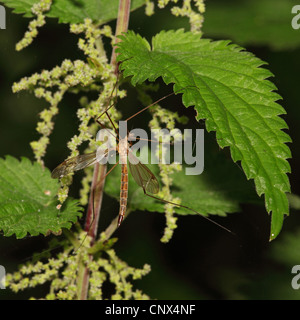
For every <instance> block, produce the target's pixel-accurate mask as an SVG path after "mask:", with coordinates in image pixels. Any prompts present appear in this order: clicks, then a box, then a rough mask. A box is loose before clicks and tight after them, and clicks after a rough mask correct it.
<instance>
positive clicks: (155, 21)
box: [0, 1, 300, 299]
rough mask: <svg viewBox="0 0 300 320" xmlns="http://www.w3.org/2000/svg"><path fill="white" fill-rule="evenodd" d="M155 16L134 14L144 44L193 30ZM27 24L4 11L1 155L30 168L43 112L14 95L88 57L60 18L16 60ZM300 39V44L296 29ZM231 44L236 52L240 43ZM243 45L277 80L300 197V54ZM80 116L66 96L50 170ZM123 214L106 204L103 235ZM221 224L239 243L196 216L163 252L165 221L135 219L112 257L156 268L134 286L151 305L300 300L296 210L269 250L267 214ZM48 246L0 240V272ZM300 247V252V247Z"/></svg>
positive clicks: (245, 209)
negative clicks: (29, 80)
mask: <svg viewBox="0 0 300 320" xmlns="http://www.w3.org/2000/svg"><path fill="white" fill-rule="evenodd" d="M244 2H247V1H244ZM208 10H209V4H208V6H207V11H208ZM156 11H157V15H156V16H154V17H151V18H148V17H145V16H144V13H143V9H139V10H137V11H136V12H134V13H132V15H131V20H130V25H129V28H130V29H133V30H135V31H136V32H138V33H140V34H141V35H142V36H145V37H147V39H150V38H151V36H152V35H154V34H155V33H156V32H159V30H160V29H161V28H162V26H163V28H164V29H166V30H168V29H171V28H178V27H185V28H186V30H188V24H187V19H179V18H178V19H176V18H175V17H173V16H171V15H170V14H169V11H168V10H162V11H160V10H158V9H156ZM291 17H292V16H291ZM28 21H29V20H28V19H26V18H22V17H21V16H20V15H15V14H12V13H11V11H10V10H7V27H6V30H0V43H1V49H0V98H1V108H0V132H1V136H0V137H1V139H0V156H2V157H3V156H4V155H8V154H9V155H12V156H15V157H18V158H20V157H21V156H26V157H28V158H30V159H31V160H34V159H33V153H32V151H31V148H30V146H29V142H30V141H33V140H36V139H37V138H38V135H37V133H36V131H35V127H36V123H37V121H38V113H39V112H40V111H41V110H43V108H45V107H46V106H47V105H46V103H45V102H44V101H42V100H38V99H36V98H35V97H34V96H33V95H32V94H30V93H28V92H20V93H17V94H13V93H12V90H11V86H12V84H13V82H14V81H18V80H19V79H20V78H21V77H24V76H26V75H30V74H32V73H34V72H40V71H41V70H42V69H51V68H53V67H54V66H55V65H58V64H60V63H61V61H62V60H63V59H65V58H68V59H76V58H82V55H81V52H80V51H79V49H78V48H77V44H76V43H77V36H75V35H73V34H70V33H69V28H68V26H66V25H62V24H60V25H59V24H57V23H56V20H55V19H48V23H47V25H46V26H45V27H43V28H42V29H41V30H40V33H39V36H38V38H37V39H36V40H35V41H34V43H33V44H32V45H31V46H29V47H28V48H26V49H25V50H23V51H21V52H16V51H15V49H14V46H15V44H16V42H17V41H19V40H20V39H21V38H22V36H23V34H24V32H25V30H26V28H27V24H28ZM111 26H112V27H114V26H115V21H113V22H111ZM237 27H238V26H237ZM274 27H275V25H274ZM207 29H208V30H207V34H206V33H205V36H206V37H210V34H209V27H208V28H207ZM205 30H206V29H205V25H204V31H205ZM274 32H275V29H274ZM298 32H299V37H300V30H299V31H298ZM218 38H219V39H230V38H231V37H230V34H229V35H228V36H227V37H225V36H219V37H218V35H217V34H215V33H214V39H218ZM232 38H233V37H232ZM234 41H235V42H236V43H237V44H239V41H238V39H234ZM243 46H244V47H246V48H247V50H249V51H250V52H253V53H254V54H255V55H257V56H258V57H259V58H261V59H262V60H264V61H267V62H268V63H269V65H268V68H269V69H270V70H271V71H272V72H273V73H274V75H275V78H273V79H272V81H274V83H275V84H276V86H277V87H278V92H279V94H280V95H281V96H282V97H283V101H280V103H281V104H282V105H283V106H284V108H285V109H286V111H287V115H284V116H283V117H284V119H285V120H286V122H287V123H288V125H289V134H290V136H291V137H292V139H293V143H292V144H290V148H291V150H292V155H293V159H290V164H291V167H292V174H291V175H290V179H291V185H292V191H293V193H295V194H300V189H299V188H300V186H299V175H300V172H299V170H300V169H299V168H298V166H297V164H298V161H299V157H300V154H299V148H298V146H299V139H300V134H299V124H300V123H299V103H298V101H299V99H298V92H299V88H298V87H299V80H298V75H299V73H300V64H299V59H298V57H299V54H300V49H298V48H297V46H295V47H294V48H293V49H291V48H290V47H288V48H281V49H280V50H274V49H272V47H271V46H270V45H269V44H266V45H263V44H261V43H260V44H259V45H255V44H252V43H249V44H246V45H245V44H243ZM109 55H110V53H109ZM161 87H162V89H161V90H160V91H159V92H158V93H157V94H156V95H157V97H161V96H163V95H165V94H167V93H169V92H170V90H171V88H170V87H165V86H163V85H162V86H161ZM122 103H125V102H122ZM168 103H169V104H170V105H172V106H174V105H176V103H179V102H178V100H176V98H175V97H174V98H171V99H170V100H169V102H164V106H167V105H168ZM126 106H127V107H126V112H125V113H128V114H132V113H134V112H136V111H134V110H137V109H136V108H137V106H138V104H137V101H136V98H135V96H134V94H133V92H132V93H130V94H129V97H128V99H127V100H126ZM77 107H78V101H77V98H76V97H75V96H74V95H72V94H67V95H66V96H65V98H64V100H63V101H62V103H61V104H60V114H59V116H58V117H57V119H56V124H55V130H54V132H53V134H52V135H51V144H50V145H49V148H48V152H47V156H46V158H45V163H46V166H47V167H49V168H50V169H53V168H54V167H55V166H56V165H57V164H58V163H59V162H61V161H62V160H64V159H65V158H66V157H67V156H68V154H69V151H68V149H67V148H66V142H67V141H68V140H69V139H70V138H71V137H72V136H73V135H74V134H75V133H76V128H77V124H78V119H77V117H76V109H77ZM171 108H172V107H171ZM180 114H185V115H188V116H189V117H190V119H191V124H192V125H194V126H195V125H197V126H200V127H204V126H203V123H200V124H195V121H193V117H194V112H193V110H192V109H191V110H185V109H184V108H183V107H182V108H181V109H180ZM125 116H126V114H125ZM205 141H208V142H209V143H215V144H216V141H215V134H214V133H212V134H208V133H205ZM221 152H223V151H221ZM225 152H226V151H225ZM233 165H234V164H233ZM76 186H77V185H76V179H75V185H74V186H73V188H72V196H73V197H78V190H77V189H76ZM0 187H1V186H0ZM117 211H118V202H117V201H114V202H113V201H111V199H110V198H108V197H106V198H105V199H104V203H103V209H102V212H101V221H100V226H99V228H100V230H103V229H104V228H105V226H106V225H107V224H108V223H109V221H110V219H111V218H112V217H113V215H112V213H115V212H117ZM216 220H217V221H218V222H219V223H222V224H224V225H225V226H226V227H227V228H229V229H230V230H232V231H233V232H234V233H236V236H233V235H232V234H230V233H227V232H225V231H223V230H222V229H220V228H218V227H216V226H215V225H213V224H211V223H209V222H207V221H205V220H204V219H202V220H201V219H199V217H195V216H185V217H179V219H178V228H177V229H176V230H175V233H174V236H173V238H172V240H171V241H170V242H169V243H168V244H162V243H161V242H160V241H159V240H160V238H161V236H162V235H163V229H164V227H165V218H164V216H163V215H162V214H157V213H145V212H135V213H132V214H131V215H130V217H129V218H128V219H126V221H125V222H124V223H123V225H122V228H120V229H119V230H118V231H117V232H116V234H115V235H116V236H117V237H118V238H119V241H118V243H117V244H116V246H115V249H116V251H117V254H118V256H119V257H120V258H122V259H123V260H124V261H126V262H127V263H128V264H129V265H130V266H134V267H142V266H143V264H144V263H148V264H150V265H151V268H152V271H151V273H150V274H148V275H147V276H145V277H144V278H143V280H139V281H135V282H134V283H135V285H136V286H137V288H140V289H142V290H143V291H144V292H145V293H146V294H148V295H149V296H150V297H151V298H154V299H298V297H299V293H298V291H297V290H294V289H292V287H291V280H292V277H293V275H292V274H291V269H292V267H293V265H295V264H300V250H297V243H300V232H299V226H300V219H299V217H298V212H297V211H295V210H293V209H292V210H291V215H290V217H288V218H286V219H285V222H284V227H283V230H282V232H281V234H280V235H279V237H278V238H277V239H276V240H275V241H273V242H271V243H269V241H268V238H269V232H270V230H269V228H270V217H269V216H268V215H267V213H266V211H265V209H264V208H263V207H260V206H255V205H242V208H241V212H239V213H235V214H231V215H229V216H228V218H226V219H224V218H223V219H221V218H219V219H216ZM47 241H48V239H47V238H46V239H45V238H44V237H43V236H39V237H27V238H25V239H22V240H16V239H15V238H14V237H9V238H4V237H3V236H1V237H0V264H1V265H3V266H5V267H6V270H7V272H13V271H15V270H16V269H17V266H18V265H19V264H22V263H24V262H26V261H27V260H28V259H30V257H31V256H32V254H33V253H34V252H36V251H42V250H43V249H44V248H46V244H47ZM298 247H299V249H300V245H298ZM45 292H47V286H42V287H40V288H38V289H35V290H33V291H29V290H27V291H25V292H24V293H20V294H17V295H15V294H13V293H12V292H10V291H9V290H1V291H0V299H27V298H29V297H31V296H35V297H42V296H43V295H44V294H45Z"/></svg>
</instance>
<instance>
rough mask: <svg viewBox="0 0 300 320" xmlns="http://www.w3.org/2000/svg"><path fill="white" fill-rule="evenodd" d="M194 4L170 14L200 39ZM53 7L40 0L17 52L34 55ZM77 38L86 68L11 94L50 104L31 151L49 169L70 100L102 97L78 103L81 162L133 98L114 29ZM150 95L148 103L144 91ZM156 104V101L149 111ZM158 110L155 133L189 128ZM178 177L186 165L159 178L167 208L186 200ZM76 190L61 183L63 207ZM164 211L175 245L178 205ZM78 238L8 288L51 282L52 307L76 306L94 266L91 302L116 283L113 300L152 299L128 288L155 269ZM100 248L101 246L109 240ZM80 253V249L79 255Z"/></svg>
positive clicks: (51, 73)
mask: <svg viewBox="0 0 300 320" xmlns="http://www.w3.org/2000/svg"><path fill="white" fill-rule="evenodd" d="M170 2H171V3H177V1H176V0H160V1H158V6H159V8H164V7H165V6H166V5H167V4H168V3H170ZM193 3H194V8H196V9H197V10H196V11H195V10H194V9H193V8H192V7H193V6H192V1H191V0H184V1H183V5H182V8H180V7H178V6H175V5H174V6H173V7H172V8H171V12H172V13H173V14H174V15H175V16H186V17H188V18H189V20H190V24H191V29H192V30H193V31H195V32H198V31H199V30H200V28H201V25H202V21H203V16H202V14H203V12H204V3H203V1H199V0H198V1H197V0H194V1H193ZM51 4H52V0H41V1H40V2H38V3H37V4H35V5H34V6H33V7H32V13H33V14H34V15H35V16H36V19H33V20H32V21H31V22H30V23H29V26H28V31H27V32H26V33H25V35H24V38H23V39H22V40H21V41H19V43H18V44H17V45H16V49H17V50H21V49H23V48H25V47H27V46H28V45H29V44H31V42H32V41H33V39H34V38H35V37H36V36H37V34H38V31H37V29H38V28H39V27H41V26H43V25H44V24H45V16H44V14H45V13H46V12H47V11H48V10H49V9H50V7H51ZM153 12H154V4H153V2H152V1H151V0H148V1H146V14H147V15H151V14H153ZM70 32H72V33H75V34H83V37H81V38H79V40H78V47H79V49H80V50H82V51H83V52H84V54H85V55H86V60H85V61H83V60H75V61H71V60H68V59H65V60H64V61H63V62H62V63H61V65H60V66H56V67H54V68H53V69H52V70H42V71H41V72H40V73H35V74H33V75H31V76H29V77H24V78H22V79H21V80H20V81H19V82H17V83H14V84H13V88H12V89H13V92H19V91H21V90H29V91H32V92H33V93H34V95H35V96H36V97H37V98H39V99H44V100H45V101H46V102H47V103H48V104H49V107H48V108H47V109H45V110H43V111H41V112H40V114H39V117H40V120H39V122H38V123H37V127H36V130H37V132H38V133H39V134H40V138H39V139H38V140H37V141H32V142H31V143H30V145H31V147H32V149H33V152H34V156H35V158H36V160H37V161H38V162H39V163H41V164H42V165H44V163H43V158H44V156H45V154H46V150H47V146H48V145H49V143H50V135H51V133H52V131H53V128H54V121H53V120H54V117H55V116H56V115H57V114H58V113H59V107H61V102H62V100H63V97H64V95H65V93H66V92H72V93H74V94H79V93H85V92H91V91H94V92H98V93H99V95H98V97H97V99H96V100H92V101H90V100H89V99H88V98H87V97H86V96H84V95H83V96H82V97H81V98H80V99H79V108H78V109H77V117H78V119H79V127H78V133H77V134H75V135H74V136H73V137H72V138H71V140H70V141H69V142H68V144H67V146H68V148H69V149H70V156H72V157H73V156H76V155H78V153H79V152H78V147H79V146H80V145H81V144H82V143H84V142H88V143H89V147H88V148H87V149H86V152H90V151H94V150H95V149H96V148H97V146H98V145H97V143H99V142H96V140H95V134H96V132H97V130H99V125H98V124H97V123H96V121H95V119H96V118H97V117H98V116H99V115H100V114H102V113H103V111H104V110H105V109H106V108H107V107H108V106H109V104H110V103H111V100H112V97H113V98H114V99H118V98H123V97H124V96H125V95H126V92H125V91H122V90H119V89H118V86H116V82H117V77H116V75H115V74H114V68H113V67H112V65H111V64H110V63H109V60H108V57H107V55H106V52H105V50H104V45H103V37H106V38H108V39H110V41H111V44H112V45H113V44H114V43H115V42H116V39H115V37H114V35H113V33H112V30H111V28H110V27H109V26H102V27H99V26H96V25H94V24H93V23H92V21H91V20H90V19H85V21H84V23H80V24H73V25H71V26H70ZM143 93H144V94H145V95H146V96H147V94H146V93H145V89H144V92H143ZM148 98H149V97H148ZM150 103H151V102H150V101H149V103H148V104H150ZM151 109H152V114H153V119H152V121H151V122H150V124H149V126H150V127H151V128H156V129H158V128H160V127H161V126H165V127H166V128H168V129H170V130H171V129H173V128H174V127H175V122H176V121H177V122H184V119H183V118H180V117H179V116H178V115H177V114H176V113H175V114H174V113H172V112H169V111H167V110H165V109H163V108H161V107H160V106H154V107H152V108H151ZM110 117H111V119H112V121H114V122H116V121H117V120H119V119H120V114H119V112H118V111H117V110H116V109H115V108H111V109H110ZM101 122H102V123H103V124H104V125H105V126H108V127H109V126H110V123H109V119H107V117H103V118H102V119H101ZM158 152H161V153H162V155H161V158H162V156H163V152H164V148H163V147H162V148H161V149H160V151H158ZM176 170H181V165H179V164H172V165H164V164H161V165H160V176H161V180H162V182H163V184H164V186H163V188H162V190H161V192H160V194H159V196H160V197H162V198H163V199H165V200H169V201H172V202H176V203H180V199H176V198H173V197H172V195H171V192H170V187H171V185H172V179H171V178H170V174H171V173H172V172H174V171H176ZM91 179H92V171H91V170H90V168H87V169H86V176H85V177H84V178H83V180H82V189H81V191H80V196H81V198H80V201H81V204H82V205H85V204H86V203H87V201H88V193H89V189H90V182H91ZM71 182H72V177H71V176H70V175H69V176H66V177H63V178H62V179H61V184H62V185H61V189H60V190H59V192H58V198H59V200H60V202H64V201H65V199H66V198H67V196H68V189H69V185H70V184H71ZM165 208H166V221H167V223H166V224H167V225H166V228H165V232H164V236H163V237H162V239H161V241H163V242H168V241H169V240H170V239H171V237H172V234H173V231H174V229H175V228H176V220H177V218H176V217H174V208H173V206H172V205H169V204H166V206H165ZM77 236H78V237H79V242H78V243H79V244H80V245H79V246H78V243H76V245H74V244H72V246H70V242H66V243H65V245H64V251H63V252H62V253H60V254H59V255H58V256H56V257H55V258H51V259H49V260H48V261H47V262H46V263H43V262H41V261H38V262H32V263H28V264H27V265H24V266H23V267H22V268H21V269H20V271H18V272H16V273H14V274H11V275H8V276H7V282H8V286H10V288H12V289H13V290H14V291H16V292H17V291H19V290H22V289H25V288H28V287H35V286H37V285H39V284H43V283H45V282H47V281H50V282H51V285H50V293H49V295H48V296H47V297H46V298H47V299H74V298H75V299H76V298H78V290H79V289H78V287H77V285H76V281H75V280H74V279H76V277H77V273H78V266H88V268H89V270H90V278H89V279H90V280H89V285H90V289H89V298H90V299H102V298H103V293H102V285H103V283H104V282H105V281H110V282H111V283H113V284H114V285H115V293H114V294H113V295H112V296H111V297H110V298H111V299H132V298H133V299H148V298H149V297H148V296H147V295H145V294H143V293H142V292H141V291H139V290H133V289H132V284H131V283H130V282H129V278H131V279H133V280H134V279H140V278H141V277H142V276H144V275H146V274H147V273H148V272H150V266H149V265H145V266H144V267H143V268H142V269H135V268H132V267H129V266H128V265H127V264H126V263H125V262H123V261H121V260H120V259H119V258H118V257H117V256H116V254H115V252H114V250H113V249H112V248H111V247H108V246H106V247H105V246H104V247H103V248H102V251H101V253H100V254H99V252H98V253H95V252H94V251H93V250H94V249H92V248H94V247H95V246H93V247H90V245H89V241H88V240H89V239H88V237H87V236H86V233H80V234H79V235H76V237H77ZM103 237H104V236H103ZM111 240H112V239H111ZM99 241H100V242H101V241H103V239H102V240H101V239H100V240H99ZM109 241H110V240H109ZM111 244H113V242H111ZM74 247H76V248H77V249H76V250H74ZM91 255H93V260H91V259H90V257H91Z"/></svg>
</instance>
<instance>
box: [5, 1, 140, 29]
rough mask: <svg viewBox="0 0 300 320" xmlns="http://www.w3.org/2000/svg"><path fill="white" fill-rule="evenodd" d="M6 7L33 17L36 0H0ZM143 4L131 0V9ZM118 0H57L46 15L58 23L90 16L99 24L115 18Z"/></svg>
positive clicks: (80, 20)
mask: <svg viewBox="0 0 300 320" xmlns="http://www.w3.org/2000/svg"><path fill="white" fill-rule="evenodd" d="M1 2H3V3H4V4H5V5H6V6H7V7H9V8H13V9H14V10H13V12H14V13H21V14H24V16H25V17H33V15H32V12H31V8H32V6H33V5H34V4H35V3H36V2H37V0H21V1H20V0H1ZM143 4H145V0H133V1H132V4H131V10H135V9H137V8H138V7H140V6H142V5H143ZM118 8H119V1H110V0H77V1H72V0H59V1H53V4H52V6H51V10H50V11H49V12H47V14H46V16H47V17H50V18H58V21H59V22H60V23H80V22H83V21H84V19H86V18H90V19H91V20H93V21H96V22H97V23H99V24H103V23H105V22H108V21H110V20H113V19H116V18H117V15H118Z"/></svg>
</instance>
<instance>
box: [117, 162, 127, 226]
mask: <svg viewBox="0 0 300 320" xmlns="http://www.w3.org/2000/svg"><path fill="white" fill-rule="evenodd" d="M127 198H128V169H127V164H122V173H121V189H120V210H119V219H118V227H119V226H120V224H121V223H122V221H123V219H124V216H125V212H126V207H127Z"/></svg>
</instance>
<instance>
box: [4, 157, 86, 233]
mask: <svg viewBox="0 0 300 320" xmlns="http://www.w3.org/2000/svg"><path fill="white" fill-rule="evenodd" d="M0 184H1V190H0V229H1V230H2V231H3V233H4V235H5V236H11V235H13V234H15V235H16V237H17V238H18V239H20V238H23V237H25V236H26V235H27V234H28V233H29V234H30V235H32V236H36V235H38V234H39V233H42V234H44V235H47V234H49V233H50V232H53V233H59V232H61V229H62V228H68V229H69V228H70V227H71V225H72V223H74V222H76V221H77V218H78V217H80V216H81V207H79V205H78V201H77V200H74V199H70V198H69V199H68V201H67V202H66V204H65V205H64V206H63V207H62V208H61V209H57V208H56V206H57V204H58V201H57V197H56V194H57V191H58V188H59V183H58V181H57V180H53V179H51V176H50V172H49V170H48V169H46V168H42V166H41V165H40V164H38V163H36V162H35V163H31V162H30V161H29V160H28V159H26V158H22V159H21V161H18V160H17V159H15V158H13V157H11V156H7V157H6V159H0Z"/></svg>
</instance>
